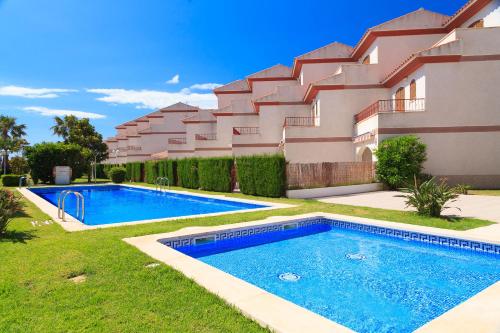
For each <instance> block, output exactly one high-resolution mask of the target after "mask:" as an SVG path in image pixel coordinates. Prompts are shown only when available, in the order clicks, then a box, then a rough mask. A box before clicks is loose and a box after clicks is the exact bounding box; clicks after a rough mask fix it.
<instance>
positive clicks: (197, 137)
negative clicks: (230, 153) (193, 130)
mask: <svg viewBox="0 0 500 333" xmlns="http://www.w3.org/2000/svg"><path fill="white" fill-rule="evenodd" d="M194 139H195V140H197V141H213V140H217V134H216V133H208V134H195V136H194Z"/></svg>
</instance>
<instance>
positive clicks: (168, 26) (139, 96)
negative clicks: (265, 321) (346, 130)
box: [0, 0, 465, 143]
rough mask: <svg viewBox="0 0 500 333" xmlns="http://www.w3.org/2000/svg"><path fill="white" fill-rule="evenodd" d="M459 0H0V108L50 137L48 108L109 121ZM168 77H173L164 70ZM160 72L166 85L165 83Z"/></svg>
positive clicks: (37, 136) (198, 97) (197, 97)
mask: <svg viewBox="0 0 500 333" xmlns="http://www.w3.org/2000/svg"><path fill="white" fill-rule="evenodd" d="M464 3H465V0H447V1H435V0H419V1H406V0H399V1H396V0H389V1H364V0H358V1H332V0H321V1H319V0H318V1H314V0H309V1H290V0H279V1H270V0H254V1H236V0H234V1H227V0H226V1H222V0H212V1H208V0H203V1H202V0H143V1H140V0H113V1H112V0H85V1H81V0H44V1H42V0H0V41H1V43H0V114H7V115H12V116H15V117H17V118H18V119H19V122H21V123H25V124H27V125H28V140H29V141H30V142H31V143H36V142H40V141H43V140H46V141H51V140H56V139H57V138H55V137H53V136H52V135H51V132H50V130H49V128H50V126H52V124H53V116H54V115H55V114H60V115H62V114H66V113H76V114H77V115H80V116H90V117H91V118H92V123H93V124H94V125H95V126H96V127H97V129H98V130H99V131H100V132H101V133H102V134H103V135H104V136H105V137H108V136H112V135H114V126H116V125H118V124H120V123H122V122H125V121H127V120H130V119H133V118H136V117H138V116H141V115H142V114H145V113H148V112H151V111H152V110H153V109H155V108H157V107H160V106H167V105H168V104H171V103H174V102H177V101H183V102H190V103H192V104H198V105H200V106H205V107H207V106H214V102H215V97H214V96H213V95H212V94H211V91H210V90H207V89H204V88H209V87H211V86H212V85H213V84H220V83H228V82H230V81H233V80H236V79H239V78H242V77H244V76H246V75H248V74H251V73H254V72H256V71H259V70H261V69H264V68H266V67H269V66H272V65H274V64H276V63H282V64H285V65H291V64H292V60H293V57H295V56H297V55H300V54H303V53H305V52H308V51H310V50H313V49H315V48H318V47H321V46H323V45H326V44H328V43H331V42H333V41H339V42H343V43H346V44H350V45H355V44H356V42H357V41H358V40H359V38H360V37H361V36H362V34H363V33H364V31H365V30H366V29H367V28H369V27H371V26H374V25H377V24H380V23H382V22H384V21H386V20H389V19H392V18H394V17H397V16H400V15H403V14H405V13H407V12H409V11H413V10H416V9H418V8H420V7H423V8H426V9H429V10H433V11H437V12H441V13H444V14H448V15H450V14H452V13H453V12H455V11H456V10H457V9H458V8H459V7H460V6H462V5H463V4H464ZM176 77H177V79H175V78H176ZM169 81H170V82H169Z"/></svg>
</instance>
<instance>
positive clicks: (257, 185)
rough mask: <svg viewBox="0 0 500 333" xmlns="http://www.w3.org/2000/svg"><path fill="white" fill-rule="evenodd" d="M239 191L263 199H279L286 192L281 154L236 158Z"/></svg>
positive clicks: (283, 162)
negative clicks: (262, 197)
mask: <svg viewBox="0 0 500 333" xmlns="http://www.w3.org/2000/svg"><path fill="white" fill-rule="evenodd" d="M236 166H237V175H238V182H239V185H240V191H241V192H242V193H244V194H249V195H259V196H264V197H281V196H283V195H285V190H286V161H285V157H284V156H283V155H281V154H276V155H255V156H242V157H238V158H236Z"/></svg>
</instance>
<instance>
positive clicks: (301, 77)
mask: <svg viewBox="0 0 500 333" xmlns="http://www.w3.org/2000/svg"><path fill="white" fill-rule="evenodd" d="M300 85H301V86H303V85H304V72H302V71H300Z"/></svg>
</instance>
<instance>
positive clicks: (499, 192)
mask: <svg viewBox="0 0 500 333" xmlns="http://www.w3.org/2000/svg"><path fill="white" fill-rule="evenodd" d="M469 194H473V195H493V196H500V190H469Z"/></svg>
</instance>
